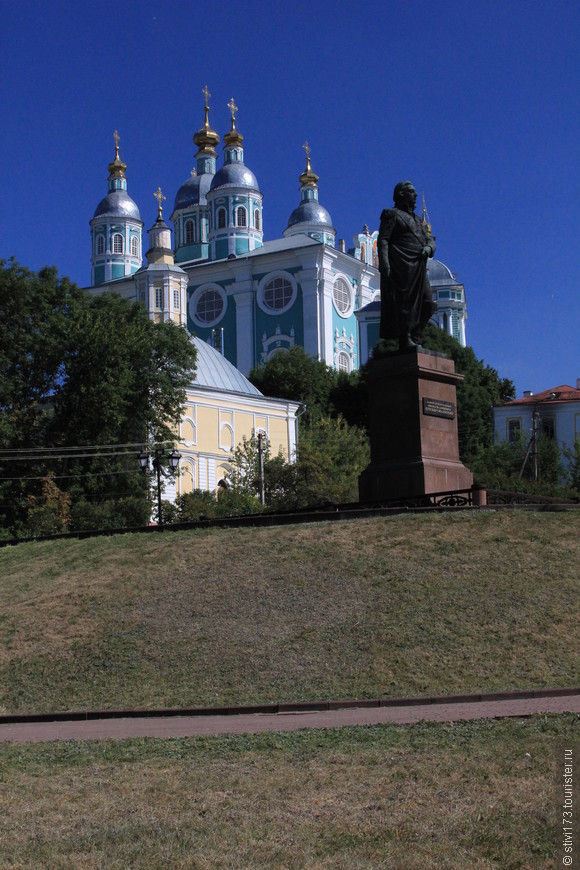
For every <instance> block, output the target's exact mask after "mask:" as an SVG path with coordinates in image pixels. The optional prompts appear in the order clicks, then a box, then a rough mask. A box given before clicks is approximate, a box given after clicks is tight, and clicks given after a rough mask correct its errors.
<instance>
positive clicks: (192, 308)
mask: <svg viewBox="0 0 580 870" xmlns="http://www.w3.org/2000/svg"><path fill="white" fill-rule="evenodd" d="M207 290H214V291H215V292H216V293H217V294H218V295H219V296H220V297H221V299H222V301H223V304H224V306H223V308H222V311H221V313H220V315H219V316H218V317H216V318H214V319H213V320H200V318H199V317H197V305H198V303H199V300H200V298H201V297H202V295H203V294H204V293H205V292H206V291H207ZM227 310H228V296H227V293H226V291H225V290H224V288H223V287H220V286H219V284H214V283H213V282H209V283H207V284H202V285H201V286H200V287H198V288H197V289H196V290H194V292H193V293H192V294H191V296H190V299H189V316H190V317H191V319H192V320H193V322H194V323H195V325H196V326H200V327H201V328H202V329H205V328H206V327H209V326H215V325H216V323H219V322H220V320H222V318H223V317H225V313H226V311H227Z"/></svg>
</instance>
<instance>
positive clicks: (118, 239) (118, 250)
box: [113, 233, 123, 254]
mask: <svg viewBox="0 0 580 870" xmlns="http://www.w3.org/2000/svg"><path fill="white" fill-rule="evenodd" d="M113 253H114V254H122V253H123V236H122V235H121V234H120V233H115V235H114V236H113Z"/></svg>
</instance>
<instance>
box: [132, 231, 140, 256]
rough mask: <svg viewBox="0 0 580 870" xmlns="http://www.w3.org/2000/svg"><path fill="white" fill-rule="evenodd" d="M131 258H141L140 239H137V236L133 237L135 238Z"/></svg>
mask: <svg viewBox="0 0 580 870" xmlns="http://www.w3.org/2000/svg"><path fill="white" fill-rule="evenodd" d="M131 256H132V257H138V256H139V239H138V238H137V236H133V238H132V239H131Z"/></svg>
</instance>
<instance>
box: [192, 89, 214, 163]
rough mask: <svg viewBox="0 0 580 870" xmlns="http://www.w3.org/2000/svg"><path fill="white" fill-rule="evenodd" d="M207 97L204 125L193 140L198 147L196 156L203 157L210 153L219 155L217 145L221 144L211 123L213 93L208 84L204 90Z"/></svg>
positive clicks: (204, 108) (194, 135)
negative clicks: (210, 107)
mask: <svg viewBox="0 0 580 870" xmlns="http://www.w3.org/2000/svg"><path fill="white" fill-rule="evenodd" d="M202 93H203V95H204V97H205V106H204V107H203V110H204V112H205V121H204V123H203V127H202V128H201V129H200V130H198V131H197V133H194V134H193V141H194V143H195V144H196V145H197V147H198V149H199V150H198V152H197V154H196V155H195V156H196V157H201V155H202V154H209V155H211V156H212V157H217V153H216V150H215V149H216V146H217V145H219V141H220V137H219V136H218V134H217V133H216V131H215V130H212V128H211V127H210V125H209V98H210V97H211V94H210V92H209V90H208V88H207V85H206V86H205V88H204V89H203V91H202Z"/></svg>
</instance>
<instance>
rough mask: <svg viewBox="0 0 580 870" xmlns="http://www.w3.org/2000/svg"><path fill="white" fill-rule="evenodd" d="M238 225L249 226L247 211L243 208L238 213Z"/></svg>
mask: <svg viewBox="0 0 580 870" xmlns="http://www.w3.org/2000/svg"><path fill="white" fill-rule="evenodd" d="M236 224H237V226H239V227H245V226H247V225H248V223H247V219H246V209H245V208H244V207H243V206H240V207H239V208H238V209H237V211H236Z"/></svg>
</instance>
